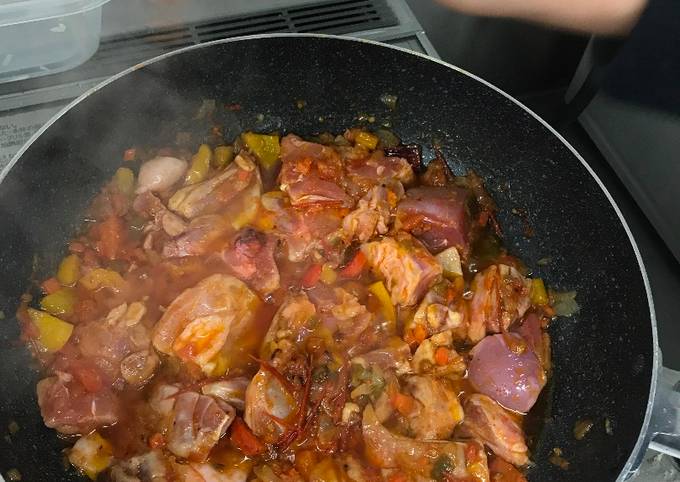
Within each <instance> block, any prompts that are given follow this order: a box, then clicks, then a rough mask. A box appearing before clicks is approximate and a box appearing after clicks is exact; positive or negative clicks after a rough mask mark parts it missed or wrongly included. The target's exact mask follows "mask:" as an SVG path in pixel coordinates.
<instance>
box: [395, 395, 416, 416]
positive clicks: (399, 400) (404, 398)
mask: <svg viewBox="0 0 680 482" xmlns="http://www.w3.org/2000/svg"><path fill="white" fill-rule="evenodd" d="M390 401H391V402H392V406H393V407H394V409H395V410H396V411H397V412H399V413H401V414H402V415H404V416H407V415H409V414H410V413H411V412H412V411H413V407H414V405H415V401H414V400H413V397H410V396H408V395H404V394H403V393H399V392H395V393H394V394H393V395H392V399H391V400H390Z"/></svg>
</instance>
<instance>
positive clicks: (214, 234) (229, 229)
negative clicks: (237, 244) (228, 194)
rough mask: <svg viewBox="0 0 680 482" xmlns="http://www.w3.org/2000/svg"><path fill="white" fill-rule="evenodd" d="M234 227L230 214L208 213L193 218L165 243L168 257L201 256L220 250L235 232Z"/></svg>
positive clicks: (164, 247) (165, 255)
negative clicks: (179, 232)
mask: <svg viewBox="0 0 680 482" xmlns="http://www.w3.org/2000/svg"><path fill="white" fill-rule="evenodd" d="M233 232H234V227H233V225H232V223H231V220H230V219H229V217H228V216H222V215H219V214H207V215H205V216H199V217H197V218H195V219H192V220H191V222H190V223H189V224H188V225H187V226H186V229H184V231H183V232H182V233H181V234H180V235H179V236H177V237H176V238H174V239H171V240H169V241H167V242H166V243H165V244H164V245H163V256H164V257H166V258H183V257H185V256H201V255H204V254H208V253H211V252H214V251H218V250H219V249H220V248H221V247H222V246H223V245H225V244H226V243H227V240H228V239H229V237H230V236H231V235H232V234H233Z"/></svg>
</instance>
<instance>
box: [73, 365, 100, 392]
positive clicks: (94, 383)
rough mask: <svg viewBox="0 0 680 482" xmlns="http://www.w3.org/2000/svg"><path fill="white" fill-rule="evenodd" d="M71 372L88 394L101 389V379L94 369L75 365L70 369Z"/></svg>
mask: <svg viewBox="0 0 680 482" xmlns="http://www.w3.org/2000/svg"><path fill="white" fill-rule="evenodd" d="M71 372H72V373H73V376H74V377H76V379H77V380H78V381H79V382H80V383H81V384H82V385H83V387H84V388H85V390H87V391H88V392H92V393H94V392H98V391H99V390H101V389H102V387H103V384H102V379H101V377H100V376H99V373H98V372H97V370H95V369H94V368H91V367H88V366H85V365H76V366H74V367H71Z"/></svg>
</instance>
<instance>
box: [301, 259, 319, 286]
mask: <svg viewBox="0 0 680 482" xmlns="http://www.w3.org/2000/svg"><path fill="white" fill-rule="evenodd" d="M322 269H323V266H322V265H320V264H319V263H314V264H313V265H311V266H310V267H309V268H307V271H305V274H304V275H303V276H302V287H303V288H311V287H313V286H314V285H315V284H317V283H318V282H319V279H320V278H321V270H322Z"/></svg>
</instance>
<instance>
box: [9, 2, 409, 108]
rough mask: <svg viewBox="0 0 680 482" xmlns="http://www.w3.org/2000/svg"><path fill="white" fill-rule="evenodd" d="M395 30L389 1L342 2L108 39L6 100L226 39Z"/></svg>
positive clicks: (15, 84) (11, 87)
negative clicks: (94, 50) (85, 57)
mask: <svg viewBox="0 0 680 482" xmlns="http://www.w3.org/2000/svg"><path fill="white" fill-rule="evenodd" d="M395 25H398V21H397V18H396V16H395V15H394V13H393V12H392V10H391V9H390V8H389V6H388V5H387V0H339V1H334V2H323V3H317V4H311V5H306V6H304V7H295V8H284V9H279V10H271V11H267V12H262V13H257V14H253V15H243V16H236V17H223V18H219V19H211V20H210V21H208V22H200V23H193V24H186V25H183V26H181V27H176V28H167V29H156V30H148V31H144V32H137V33H134V34H126V35H121V36H116V37H109V38H104V39H102V41H101V43H100V46H99V50H98V51H97V53H95V55H94V56H93V57H92V58H91V59H90V60H88V61H87V62H86V63H84V64H83V65H81V66H80V67H77V68H75V69H73V70H70V71H67V72H63V73H60V74H55V75H50V76H45V77H37V78H34V79H28V80H24V81H22V82H20V83H19V82H12V83H8V84H0V95H6V94H12V93H14V92H19V91H27V90H35V89H41V88H46V87H50V86H54V85H57V84H72V83H77V82H82V81H87V80H90V79H97V78H102V77H108V76H110V75H113V74H115V73H117V72H120V71H121V70H123V69H125V68H127V67H130V66H132V65H134V64H136V63H139V62H142V61H144V60H146V59H149V58H151V57H155V56H156V55H160V54H163V53H165V52H169V51H171V50H175V49H178V48H182V47H186V46H189V45H196V44H201V43H204V42H209V41H211V40H216V39H220V38H230V37H237V36H241V35H255V34H263V33H276V32H293V33H306V32H320V33H329V34H350V33H354V32H359V31H365V30H371V29H376V28H384V27H390V26H395ZM19 84H20V85H19Z"/></svg>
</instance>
